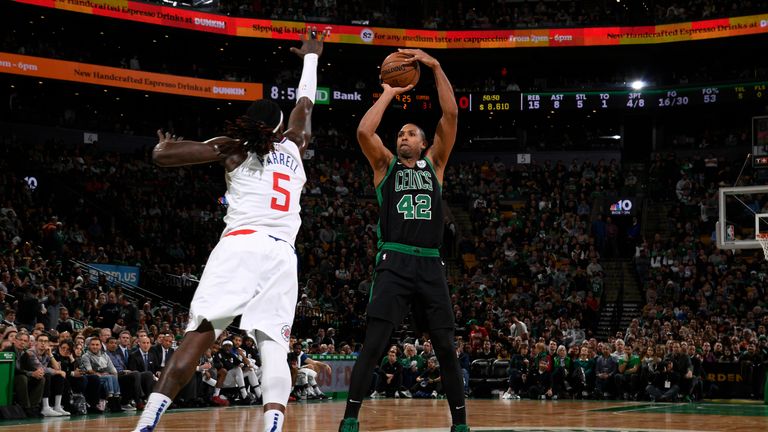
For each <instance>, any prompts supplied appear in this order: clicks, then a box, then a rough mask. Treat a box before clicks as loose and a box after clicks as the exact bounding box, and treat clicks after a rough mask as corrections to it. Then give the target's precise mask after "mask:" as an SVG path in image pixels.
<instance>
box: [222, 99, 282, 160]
mask: <svg viewBox="0 0 768 432" xmlns="http://www.w3.org/2000/svg"><path fill="white" fill-rule="evenodd" d="M282 122H283V113H282V112H281V111H280V107H279V106H278V105H277V104H276V103H274V102H272V101H268V100H264V99H261V100H257V101H256V102H254V103H253V104H252V105H251V106H250V107H249V108H248V111H247V112H246V114H245V115H242V116H240V117H238V118H236V119H235V121H227V122H226V134H227V136H229V137H231V138H235V139H239V140H241V141H242V142H243V146H244V147H245V150H246V151H247V152H248V153H254V154H256V155H259V156H263V155H265V154H267V153H269V152H270V151H272V150H273V149H274V143H275V141H279V140H280V139H281V137H280V134H279V133H278V130H279V129H280V125H281V124H282Z"/></svg>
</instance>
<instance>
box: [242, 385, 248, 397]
mask: <svg viewBox="0 0 768 432" xmlns="http://www.w3.org/2000/svg"><path fill="white" fill-rule="evenodd" d="M240 396H242V397H244V398H245V397H248V392H247V391H245V387H240Z"/></svg>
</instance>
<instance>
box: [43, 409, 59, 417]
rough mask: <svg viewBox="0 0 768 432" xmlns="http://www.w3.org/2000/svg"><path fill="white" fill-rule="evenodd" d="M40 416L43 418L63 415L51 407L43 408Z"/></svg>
mask: <svg viewBox="0 0 768 432" xmlns="http://www.w3.org/2000/svg"><path fill="white" fill-rule="evenodd" d="M40 414H42V415H43V417H61V416H62V415H63V414H61V413H59V412H57V411H54V410H53V408H51V407H43V409H41V410H40Z"/></svg>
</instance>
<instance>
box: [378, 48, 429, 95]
mask: <svg viewBox="0 0 768 432" xmlns="http://www.w3.org/2000/svg"><path fill="white" fill-rule="evenodd" d="M408 58H409V57H408V55H406V54H403V53H401V52H393V53H392V54H390V55H388V56H387V58H385V59H384V62H383V63H382V64H381V81H382V82H385V83H387V84H389V85H391V86H392V87H407V86H408V85H411V84H413V85H416V83H417V82H419V76H420V74H421V71H420V69H419V62H413V63H409V62H407V61H406V59H408Z"/></svg>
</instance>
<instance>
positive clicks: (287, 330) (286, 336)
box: [280, 325, 291, 342]
mask: <svg viewBox="0 0 768 432" xmlns="http://www.w3.org/2000/svg"><path fill="white" fill-rule="evenodd" d="M280 334H281V335H283V339H285V341H286V342H288V341H289V340H291V326H289V325H284V326H283V328H282V329H280Z"/></svg>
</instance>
